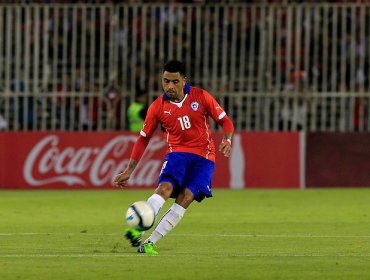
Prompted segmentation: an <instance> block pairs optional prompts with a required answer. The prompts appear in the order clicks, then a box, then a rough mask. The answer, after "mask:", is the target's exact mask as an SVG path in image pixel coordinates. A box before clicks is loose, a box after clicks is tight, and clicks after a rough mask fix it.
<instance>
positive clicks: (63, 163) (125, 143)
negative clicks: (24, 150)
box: [23, 135, 166, 187]
mask: <svg viewBox="0 0 370 280" xmlns="http://www.w3.org/2000/svg"><path fill="white" fill-rule="evenodd" d="M136 138H137V137H136V136H134V135H127V136H125V135H120V136H117V137H115V138H113V139H111V140H110V141H109V142H107V143H106V144H105V145H103V146H102V147H89V146H83V147H79V148H76V147H73V146H67V147H64V148H61V147H60V146H61V145H60V138H59V136H57V135H49V136H46V137H45V138H43V139H41V140H40V141H39V142H38V143H37V144H36V145H35V146H34V147H33V148H32V149H31V152H30V153H29V155H28V156H27V157H26V161H25V165H24V169H23V175H24V179H25V181H26V182H27V183H28V184H30V185H31V186H44V185H49V184H55V183H64V184H66V185H68V186H72V185H80V186H89V185H92V186H95V187H102V186H106V185H109V184H110V185H112V180H113V178H114V176H115V175H117V174H118V173H119V172H121V171H122V170H123V169H124V168H125V166H126V165H127V163H128V161H129V157H130V152H131V151H130V150H128V149H129V148H130V147H132V145H131V144H132V143H134V142H135V141H136ZM165 145H166V143H165V141H163V140H162V139H161V138H160V137H159V136H153V137H152V139H151V141H150V144H149V145H148V147H147V149H146V152H145V153H144V155H143V158H142V159H141V161H140V163H139V165H138V167H137V168H136V170H135V172H134V173H133V174H132V176H131V178H130V180H129V182H128V184H129V185H135V186H152V185H153V184H154V183H155V182H156V180H157V175H158V174H159V171H160V167H161V165H162V160H161V159H155V158H152V157H153V155H155V153H156V152H158V151H159V150H160V149H162V148H163V147H164V146H165Z"/></svg>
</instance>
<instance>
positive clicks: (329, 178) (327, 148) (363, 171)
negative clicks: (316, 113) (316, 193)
mask: <svg viewBox="0 0 370 280" xmlns="http://www.w3.org/2000/svg"><path fill="white" fill-rule="evenodd" d="M306 166H307V171H306V175H307V186H309V187H368V186H370V133H360V132H356V133H323V132H318V133H309V134H308V135H307V164H306Z"/></svg>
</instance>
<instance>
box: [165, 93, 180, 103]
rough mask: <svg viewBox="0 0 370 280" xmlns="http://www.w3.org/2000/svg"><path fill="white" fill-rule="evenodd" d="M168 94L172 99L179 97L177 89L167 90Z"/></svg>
mask: <svg viewBox="0 0 370 280" xmlns="http://www.w3.org/2000/svg"><path fill="white" fill-rule="evenodd" d="M166 95H167V97H168V99H170V100H171V101H176V99H178V94H177V92H176V91H167V92H166Z"/></svg>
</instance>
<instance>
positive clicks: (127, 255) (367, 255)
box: [0, 253, 370, 258]
mask: <svg viewBox="0 0 370 280" xmlns="http://www.w3.org/2000/svg"><path fill="white" fill-rule="evenodd" d="M205 255H207V256H209V253H203V254H187V253H183V254H181V253H179V254H165V253H164V254H160V255H156V256H153V255H149V256H148V255H145V254H137V253H119V254H117V253H111V254H106V253H102V254H4V255H1V254H0V258H33V257H37V258H61V257H64V258H110V257H130V258H132V257H135V256H136V257H171V258H172V257H179V256H185V257H199V256H205ZM211 255H212V256H213V257H214V256H218V257H249V258H266V257H278V258H280V257H287V258H289V257H302V258H305V257H316V258H323V257H325V258H327V257H341V258H346V257H353V258H362V257H370V254H362V255H344V254H340V255H329V254H217V253H216V254H215V253H212V254H211Z"/></svg>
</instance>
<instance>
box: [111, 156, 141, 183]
mask: <svg viewBox="0 0 370 280" xmlns="http://www.w3.org/2000/svg"><path fill="white" fill-rule="evenodd" d="M137 163H138V161H137V160H134V159H132V158H131V159H130V162H129V163H128V166H127V167H126V169H125V170H123V171H122V172H121V173H119V174H118V175H117V176H116V177H115V178H114V181H113V182H114V184H115V185H116V186H117V187H124V186H126V185H127V181H128V179H130V176H131V174H132V172H134V170H135V168H136V165H137Z"/></svg>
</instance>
